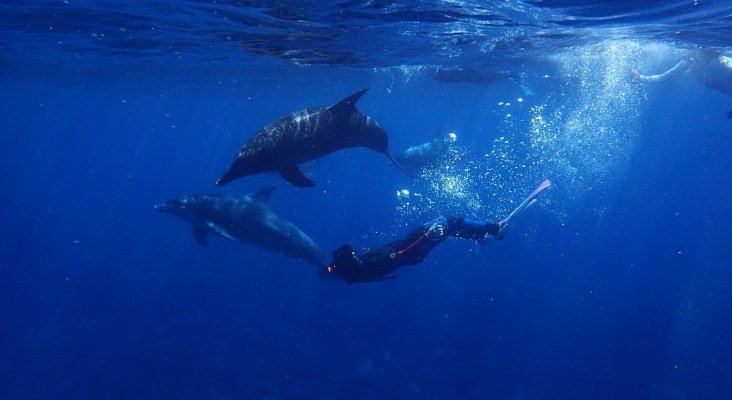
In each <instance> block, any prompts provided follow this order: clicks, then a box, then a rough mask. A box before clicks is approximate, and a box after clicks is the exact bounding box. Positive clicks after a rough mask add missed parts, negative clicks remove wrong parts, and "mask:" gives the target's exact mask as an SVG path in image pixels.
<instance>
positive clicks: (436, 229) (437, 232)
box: [425, 224, 445, 240]
mask: <svg viewBox="0 0 732 400" xmlns="http://www.w3.org/2000/svg"><path fill="white" fill-rule="evenodd" d="M444 234H445V227H444V226H442V225H440V224H432V226H430V229H428V230H427V233H425V235H427V238H429V239H432V240H437V239H439V238H441V237H442V236H443V235H444Z"/></svg>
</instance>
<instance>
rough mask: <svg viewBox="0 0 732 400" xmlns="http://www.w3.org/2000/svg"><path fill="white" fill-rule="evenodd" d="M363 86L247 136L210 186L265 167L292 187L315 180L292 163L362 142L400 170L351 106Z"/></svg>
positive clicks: (383, 141)
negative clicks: (324, 104)
mask: <svg viewBox="0 0 732 400" xmlns="http://www.w3.org/2000/svg"><path fill="white" fill-rule="evenodd" d="M367 90H368V88H367V89H363V90H361V91H359V92H356V93H354V94H352V95H350V96H348V97H346V98H345V99H343V100H341V101H339V102H338V103H336V104H334V105H332V106H330V107H320V108H303V109H301V110H298V111H294V112H291V113H290V114H287V115H285V116H283V117H280V118H279V119H276V120H274V121H272V122H270V123H269V124H268V125H267V126H265V127H264V128H262V129H261V130H260V131H259V132H257V133H256V134H255V135H254V136H252V137H251V138H250V139H249V141H247V142H246V143H245V144H244V146H242V148H241V150H239V154H237V156H236V158H235V159H234V162H233V163H232V164H231V166H230V167H229V170H228V171H226V172H225V173H224V174H223V175H221V177H220V178H219V179H218V180H217V181H216V185H218V186H223V185H225V184H227V183H229V182H231V181H233V180H234V179H237V178H239V177H242V176H246V175H254V174H258V173H260V172H265V171H278V172H279V173H280V174H281V175H282V177H283V178H285V180H286V181H288V182H290V183H291V184H293V185H295V186H298V187H311V186H314V185H315V183H314V182H313V181H312V180H310V179H309V178H308V177H306V176H305V175H304V174H303V173H302V171H300V169H299V168H298V167H297V165H298V164H300V163H303V162H305V161H310V160H314V159H316V158H319V157H322V156H324V155H326V154H328V153H332V152H334V151H336V150H340V149H343V148H347V147H367V148H369V149H372V150H376V151H378V152H380V153H384V154H385V155H386V156H387V157H389V159H390V160H391V161H392V162H393V163H394V165H396V166H397V167H399V169H401V170H402V171H404V173H405V174H407V175H409V173H407V172H406V171H405V170H404V169H403V168H402V167H401V166H400V165H399V163H397V162H396V161H395V160H394V157H392V154H391V152H390V151H389V137H388V136H387V133H386V131H385V130H384V129H383V128H382V127H380V126H379V124H378V123H377V122H376V121H374V120H373V119H371V118H370V117H369V116H368V115H366V114H364V113H362V112H360V111H358V110H357V109H356V102H357V101H358V99H360V98H361V96H363V95H364V93H366V91H367Z"/></svg>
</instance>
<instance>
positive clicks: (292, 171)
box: [279, 165, 315, 188]
mask: <svg viewBox="0 0 732 400" xmlns="http://www.w3.org/2000/svg"><path fill="white" fill-rule="evenodd" d="M279 173H280V175H282V177H283V178H285V180H286V181H287V182H290V183H291V184H292V185H294V186H297V187H302V188H306V187H313V186H315V182H313V181H312V180H310V179H309V178H308V177H307V176H305V174H303V173H302V171H300V168H298V167H297V165H288V166H286V167H283V168H280V169H279Z"/></svg>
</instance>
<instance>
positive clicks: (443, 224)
mask: <svg viewBox="0 0 732 400" xmlns="http://www.w3.org/2000/svg"><path fill="white" fill-rule="evenodd" d="M502 228H503V226H502V224H500V223H498V224H491V223H486V222H481V221H475V220H471V219H467V218H462V217H449V218H444V217H441V218H437V219H436V220H434V221H432V222H429V223H427V224H424V225H422V226H421V227H419V228H417V229H416V230H414V231H412V232H411V233H410V234H408V235H407V236H406V237H405V238H403V239H400V240H397V241H394V242H391V243H388V244H386V245H385V246H382V247H379V248H377V249H373V250H369V251H367V252H366V253H364V254H363V255H361V256H358V255H357V254H356V252H355V251H354V250H353V247H351V246H350V245H343V246H341V247H340V248H338V249H336V250H335V251H334V252H333V261H332V262H331V263H330V264H328V265H327V266H326V267H325V270H324V271H323V277H328V278H338V279H343V280H344V281H346V283H348V284H352V283H359V282H376V281H381V280H385V279H392V278H395V277H396V276H394V275H390V274H391V273H392V272H394V270H396V269H397V268H399V267H401V266H404V265H414V264H419V263H421V262H422V261H423V260H424V259H425V258H427V255H428V254H429V252H430V251H431V250H432V249H434V248H435V247H436V246H437V245H438V244H440V242H442V241H443V240H445V238H447V237H449V236H452V237H459V238H465V239H472V240H475V241H477V242H478V243H481V244H484V243H485V241H486V240H487V239H489V238H495V239H499V240H501V239H503V229H502Z"/></svg>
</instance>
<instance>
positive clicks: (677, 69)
mask: <svg viewBox="0 0 732 400" xmlns="http://www.w3.org/2000/svg"><path fill="white" fill-rule="evenodd" d="M688 65H689V63H688V62H687V61H686V59H684V60H681V61H679V62H677V63H676V65H674V66H673V67H671V69H669V70H668V71H666V72H664V73H661V74H656V75H641V74H638V80H640V81H641V82H652V83H657V82H663V81H665V80H667V79H669V78H671V77H674V76H676V75H678V74H679V73H681V72H683V71H685V70H686V68H687V67H688Z"/></svg>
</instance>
